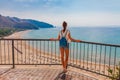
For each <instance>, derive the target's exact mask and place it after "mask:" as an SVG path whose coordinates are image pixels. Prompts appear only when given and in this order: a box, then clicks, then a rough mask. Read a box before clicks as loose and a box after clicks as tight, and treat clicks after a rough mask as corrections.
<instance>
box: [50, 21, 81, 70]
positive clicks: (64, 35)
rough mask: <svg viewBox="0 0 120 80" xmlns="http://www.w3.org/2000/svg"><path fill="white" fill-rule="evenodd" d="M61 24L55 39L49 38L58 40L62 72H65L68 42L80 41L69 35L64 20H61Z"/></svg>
mask: <svg viewBox="0 0 120 80" xmlns="http://www.w3.org/2000/svg"><path fill="white" fill-rule="evenodd" d="M62 26H63V29H62V30H61V31H60V32H59V35H58V38H57V39H55V38H51V39H50V40H59V43H60V53H61V61H62V65H63V72H67V64H68V57H69V42H71V41H75V42H80V40H76V39H73V38H72V37H71V35H70V31H69V30H68V29H67V23H66V22H65V21H64V22H63V25H62ZM64 52H65V53H64ZM64 56H65V59H64Z"/></svg>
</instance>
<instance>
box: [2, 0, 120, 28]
mask: <svg viewBox="0 0 120 80" xmlns="http://www.w3.org/2000/svg"><path fill="white" fill-rule="evenodd" d="M0 14H1V15H3V16H11V17H14V16H15V17H19V18H25V19H35V20H39V21H43V22H47V23H50V24H53V25H54V26H61V24H62V22H63V21H66V22H68V26H70V27H81V26H99V27H102V26H120V0H0Z"/></svg>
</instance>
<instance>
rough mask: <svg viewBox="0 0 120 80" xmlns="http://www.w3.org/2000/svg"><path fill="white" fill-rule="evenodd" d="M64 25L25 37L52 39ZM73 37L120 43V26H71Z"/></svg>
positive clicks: (28, 34)
mask: <svg viewBox="0 0 120 80" xmlns="http://www.w3.org/2000/svg"><path fill="white" fill-rule="evenodd" d="M61 29H62V27H61V28H60V27H57V28H40V29H39V30H32V31H30V32H28V33H27V34H25V35H24V36H23V38H32V39H50V38H57V37H58V34H59V31H60V30H61ZM69 30H70V33H71V37H72V38H75V39H79V40H82V41H88V42H98V43H108V44H117V45H120V27H70V28H69Z"/></svg>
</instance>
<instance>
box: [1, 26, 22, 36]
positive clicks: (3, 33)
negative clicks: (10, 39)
mask: <svg viewBox="0 0 120 80" xmlns="http://www.w3.org/2000/svg"><path fill="white" fill-rule="evenodd" d="M16 31H21V30H20V29H15V28H0V37H1V38H2V37H4V36H8V35H11V34H12V33H14V32H16Z"/></svg>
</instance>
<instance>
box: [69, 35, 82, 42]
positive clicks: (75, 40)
mask: <svg viewBox="0 0 120 80" xmlns="http://www.w3.org/2000/svg"><path fill="white" fill-rule="evenodd" d="M68 37H69V39H70V40H71V41H74V42H80V41H81V40H77V39H74V38H72V37H71V35H70V33H69V34H68Z"/></svg>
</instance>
